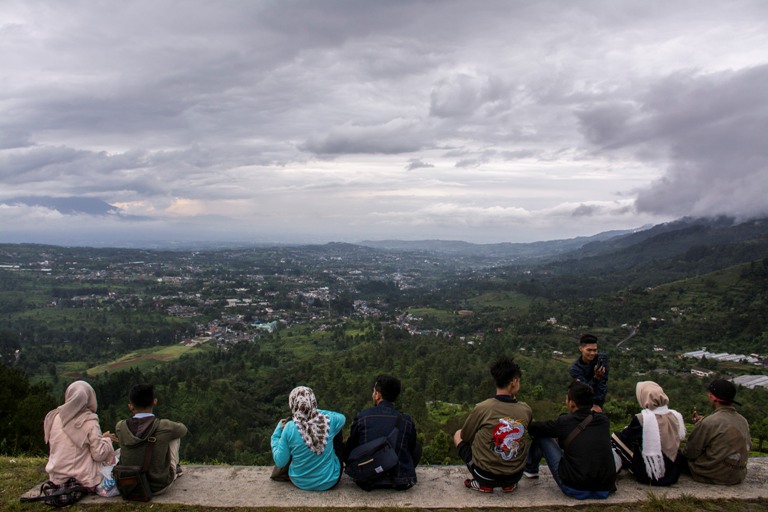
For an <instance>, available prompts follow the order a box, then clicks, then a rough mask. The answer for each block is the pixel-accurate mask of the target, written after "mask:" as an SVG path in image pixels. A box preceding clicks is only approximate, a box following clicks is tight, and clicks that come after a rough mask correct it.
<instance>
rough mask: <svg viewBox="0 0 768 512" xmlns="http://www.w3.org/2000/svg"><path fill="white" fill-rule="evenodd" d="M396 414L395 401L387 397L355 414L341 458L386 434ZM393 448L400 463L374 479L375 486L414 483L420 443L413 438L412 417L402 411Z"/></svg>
mask: <svg viewBox="0 0 768 512" xmlns="http://www.w3.org/2000/svg"><path fill="white" fill-rule="evenodd" d="M397 415H398V411H397V409H395V406H394V404H393V403H392V402H389V401H387V400H382V401H381V402H379V405H377V406H376V407H371V408H368V409H365V410H364V411H361V412H360V413H358V414H357V416H355V419H354V421H353V422H352V430H351V431H350V434H349V438H348V439H347V442H346V443H345V445H344V461H345V462H346V461H347V460H348V458H349V453H350V452H351V451H352V450H353V449H355V448H356V447H357V446H359V445H361V444H364V443H367V442H368V441H371V440H373V439H376V438H377V437H382V436H387V435H389V433H390V432H392V430H393V429H394V428H395V423H397ZM396 448H397V454H398V458H399V459H400V463H399V464H398V465H397V466H396V467H395V468H394V469H392V470H390V471H387V472H386V473H383V474H382V475H381V477H380V478H378V479H377V480H376V481H375V482H374V487H405V486H411V485H413V484H415V483H416V465H418V463H419V460H420V459H421V444H420V443H419V441H418V440H417V438H416V426H415V425H414V423H413V419H411V417H410V416H408V415H407V414H403V419H402V422H401V425H400V431H399V433H398V436H397V446H396Z"/></svg>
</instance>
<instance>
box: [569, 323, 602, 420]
mask: <svg viewBox="0 0 768 512" xmlns="http://www.w3.org/2000/svg"><path fill="white" fill-rule="evenodd" d="M579 352H580V355H579V358H578V359H576V361H574V362H573V364H572V365H571V368H570V369H569V370H568V373H569V374H570V376H571V378H572V379H573V380H574V381H578V382H581V383H583V384H586V385H587V386H589V387H590V388H592V392H593V393H594V398H593V400H594V405H593V406H592V410H593V411H595V412H603V404H605V396H606V394H607V393H608V356H607V355H606V354H598V353H597V336H595V335H594V334H582V335H581V338H579Z"/></svg>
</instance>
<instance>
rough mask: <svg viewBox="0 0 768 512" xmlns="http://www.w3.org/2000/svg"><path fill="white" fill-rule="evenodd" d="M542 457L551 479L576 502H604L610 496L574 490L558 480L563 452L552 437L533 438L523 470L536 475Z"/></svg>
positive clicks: (605, 493)
mask: <svg viewBox="0 0 768 512" xmlns="http://www.w3.org/2000/svg"><path fill="white" fill-rule="evenodd" d="M542 455H543V456H544V458H545V459H546V461H547V466H549V471H550V472H551V473H552V478H553V479H554V480H555V483H556V484H557V486H558V487H559V488H560V490H561V491H563V493H564V494H566V495H568V496H570V497H572V498H576V499H578V500H585V499H596V500H604V499H605V498H607V497H608V495H609V494H610V491H582V490H581V489H574V488H572V487H569V486H567V485H565V484H564V483H563V481H562V480H561V479H560V473H559V471H558V470H559V469H560V461H561V460H562V458H563V450H561V449H560V445H559V444H558V443H557V439H555V438H553V437H535V438H533V442H532V443H531V447H530V449H529V450H528V457H527V458H526V459H525V470H526V471H527V472H529V473H538V472H539V461H540V460H541V457H542Z"/></svg>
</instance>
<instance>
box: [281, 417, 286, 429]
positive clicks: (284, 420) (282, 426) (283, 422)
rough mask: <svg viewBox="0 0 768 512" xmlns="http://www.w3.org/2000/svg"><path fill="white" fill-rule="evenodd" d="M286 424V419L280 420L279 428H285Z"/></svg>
mask: <svg viewBox="0 0 768 512" xmlns="http://www.w3.org/2000/svg"><path fill="white" fill-rule="evenodd" d="M286 423H288V418H283V419H281V420H280V428H285V424H286Z"/></svg>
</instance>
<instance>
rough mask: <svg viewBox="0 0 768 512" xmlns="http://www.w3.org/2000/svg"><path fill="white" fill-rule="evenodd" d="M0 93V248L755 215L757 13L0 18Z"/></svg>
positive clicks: (592, 9)
mask: <svg viewBox="0 0 768 512" xmlns="http://www.w3.org/2000/svg"><path fill="white" fill-rule="evenodd" d="M0 83H1V84H2V86H0V242H18V241H36V242H52V243H61V244H82V243H89V242H95V241H101V242H104V241H107V242H109V241H110V240H112V241H130V240H133V241H138V240H163V239H168V240H235V241H248V240H253V241H289V242H325V241H359V240H365V239H370V240H380V239H386V238H399V239H408V240H414V239H427V238H428V239H432V238H440V239H450V240H466V241H471V242H481V243H486V242H528V241H536V240H551V239H557V238H572V237H575V236H581V235H592V234H595V233H598V232H601V231H606V230H610V229H626V228H635V227H639V226H642V225H644V224H648V223H658V222H664V221H667V220H671V219H675V218H679V217H683V216H710V215H720V214H727V215H732V216H737V217H739V218H751V217H755V216H767V215H768V2H766V1H765V0H755V1H738V0H736V1H734V0H729V1H727V2H702V1H701V0H695V1H669V0H664V1H654V0H650V1H649V0H643V1H629V0H626V1H618V0H604V1H599V2H598V1H578V2H576V1H572V0H558V1H542V0H536V1H533V0H532V1H525V2H523V1H513V0H499V1H489V0H482V1H479V0H467V1H463V0H461V1H437V0H434V1H396V0H387V1H381V0H347V1H330V0H306V1H304V0H299V1H292V0H275V1H257V0H248V1H240V2H238V1H201V0H183V1H182V0H180V1H165V0H149V1H142V0H138V1H119V0H114V1H97V0H88V1H78V0H67V1H60V0H48V1H37V0H18V1H14V0H0ZM34 196H44V197H56V198H62V197H64V198H91V199H99V200H102V201H105V202H106V203H109V204H111V205H114V206H115V207H117V208H119V209H120V213H119V214H115V213H112V214H108V215H90V214H81V213H72V212H64V211H58V210H56V209H53V208H49V207H44V206H34V205H31V204H32V203H34V201H32V202H30V201H29V200H27V201H26V203H27V204H25V203H23V202H19V201H18V200H15V199H17V198H20V197H24V198H29V197H34Z"/></svg>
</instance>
